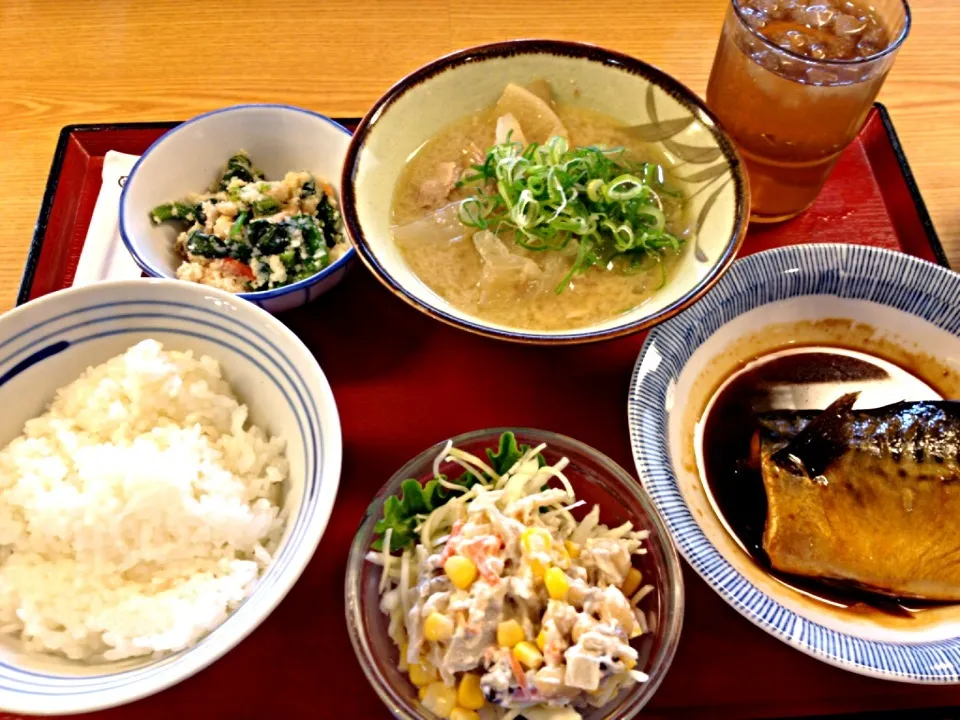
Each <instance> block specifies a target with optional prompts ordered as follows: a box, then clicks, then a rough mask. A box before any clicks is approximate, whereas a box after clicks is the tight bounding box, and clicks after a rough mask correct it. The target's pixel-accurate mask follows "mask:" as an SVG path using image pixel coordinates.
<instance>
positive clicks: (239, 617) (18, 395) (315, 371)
mask: <svg viewBox="0 0 960 720" xmlns="http://www.w3.org/2000/svg"><path fill="white" fill-rule="evenodd" d="M148 338H154V339H156V340H158V341H160V342H161V343H163V345H164V348H165V349H168V350H192V351H194V352H195V353H200V354H206V355H209V356H210V357H212V358H214V359H216V360H217V361H219V362H220V364H221V367H222V368H223V373H224V376H225V378H226V379H227V380H228V381H229V382H230V384H231V385H232V387H233V388H234V390H235V391H236V392H237V394H238V396H239V397H240V398H241V400H242V401H243V402H244V403H246V404H247V405H248V407H249V410H250V419H251V421H252V422H254V423H256V424H258V425H260V426H261V427H263V428H264V429H265V430H266V431H267V432H268V433H269V434H270V435H272V436H279V437H282V438H283V439H284V440H285V441H286V446H287V457H288V459H289V462H290V477H289V479H288V481H287V482H286V484H285V487H284V488H283V494H282V495H283V507H284V510H285V512H286V513H287V521H286V527H285V530H284V534H283V538H282V540H281V543H280V546H279V548H278V549H277V551H276V553H275V554H274V558H273V562H272V564H271V565H270V566H269V567H268V568H267V570H266V572H265V573H264V574H263V576H262V577H261V578H260V580H259V581H258V584H257V586H256V588H255V590H254V592H253V594H252V595H251V596H250V597H249V598H247V600H245V601H244V602H243V603H242V604H241V605H240V607H238V608H237V609H236V611H235V612H233V614H231V615H230V616H229V617H228V618H227V619H226V620H225V621H224V622H223V623H222V624H221V625H220V626H219V627H217V628H216V629H215V630H213V632H211V633H210V634H209V635H207V636H206V637H205V638H203V639H202V640H201V641H200V642H199V643H197V644H196V645H195V646H193V647H192V648H189V649H187V650H184V651H181V652H179V653H176V654H173V655H170V656H168V657H165V658H162V659H160V660H152V659H150V658H146V659H136V660H126V661H122V662H116V663H101V664H83V663H79V662H73V661H69V660H66V659H61V658H59V657H55V656H52V655H42V654H36V653H28V652H25V650H24V648H23V646H22V644H21V643H20V642H19V640H15V639H14V638H12V637H10V636H2V637H0V710H3V711H8V712H16V713H29V714H42V715H53V714H73V713H81V712H88V711H91V710H95V709H99V708H105V707H110V706H114V705H120V704H123V703H127V702H130V701H132V700H135V699H138V698H142V697H145V696H147V695H151V694H153V693H155V692H157V691H159V690H162V689H164V688H166V687H169V686H171V685H173V684H175V683H177V682H179V681H181V680H183V679H185V678H187V677H189V676H191V675H193V674H194V673H196V672H198V671H199V670H201V669H203V668H204V667H206V666H207V665H209V664H210V663H212V662H214V661H215V660H216V659H217V658H219V657H220V656H221V655H223V654H224V653H226V652H227V651H229V650H230V649H231V648H233V647H234V646H235V645H236V644H238V643H239V642H240V641H241V640H243V639H244V638H245V637H246V636H247V635H248V634H250V633H251V632H252V631H253V630H254V629H255V628H256V627H257V626H258V625H259V624H260V623H261V622H262V621H263V620H264V619H265V618H266V617H267V616H268V615H269V614H270V613H271V612H272V611H273V609H274V608H275V607H276V606H277V604H278V603H279V602H280V601H281V600H282V599H283V597H284V596H285V595H286V594H287V592H288V591H289V590H290V588H291V587H292V586H293V584H294V583H295V582H296V581H297V578H298V577H299V576H300V573H301V572H302V571H303V569H304V568H305V567H306V565H307V563H308V562H309V561H310V558H311V557H312V556H313V553H314V550H315V549H316V547H317V544H318V543H319V542H320V538H321V536H322V535H323V532H324V530H325V528H326V525H327V521H328V519H329V517H330V512H331V510H332V508H333V503H334V499H335V497H336V494H337V486H338V484H339V479H340V465H341V453H342V443H341V434H340V421H339V417H338V414H337V408H336V405H335V403H334V399H333V393H332V392H331V390H330V385H329V384H328V382H327V380H326V378H325V377H324V374H323V371H322V370H321V369H320V367H319V366H318V365H317V362H316V360H315V359H314V358H313V356H312V355H311V354H310V351H309V350H308V349H307V348H306V347H305V346H304V345H303V343H302V342H300V340H299V339H298V338H297V337H296V336H295V335H294V334H293V333H292V332H291V331H290V330H288V329H287V328H286V327H285V326H284V325H283V324H282V323H281V322H280V321H278V320H277V319H276V318H274V317H273V316H271V315H269V314H268V313H266V312H264V311H263V310H261V309H259V308H257V307H255V306H254V305H252V304H250V303H247V302H244V301H243V300H240V299H239V298H237V297H236V296H233V295H231V294H229V293H226V292H223V291H221V290H216V289H213V288H208V287H205V286H203V285H195V284H191V283H184V282H179V281H175V280H154V279H143V280H126V281H110V282H103V283H98V284H94V285H89V286H86V287H80V288H73V289H69V290H63V291H60V292H56V293H53V294H51V295H48V296H45V297H43V298H40V299H37V300H33V301H32V302H29V303H27V304H26V305H23V306H21V307H19V308H17V309H16V310H13V311H11V312H9V313H7V314H5V315H3V316H2V317H0V407H3V413H0V447H3V446H6V445H7V443H9V442H10V441H11V440H12V439H13V438H14V437H16V436H18V435H20V433H21V432H22V431H23V425H24V422H25V421H26V420H28V419H30V418H33V417H36V416H38V415H40V414H41V413H43V412H44V411H45V410H46V408H47V406H48V405H49V404H50V402H51V401H52V400H53V397H54V393H55V391H56V390H57V389H58V388H60V387H62V386H63V385H66V384H68V383H69V382H72V381H73V380H75V379H76V378H77V377H79V376H80V374H81V373H82V372H83V371H84V370H85V369H86V368H87V367H89V366H91V365H97V364H100V363H102V362H104V361H106V360H108V359H110V358H111V357H114V356H116V355H119V354H120V353H122V352H124V351H125V350H126V349H127V348H129V347H130V346H132V345H134V344H136V343H137V342H139V341H141V340H145V339H148Z"/></svg>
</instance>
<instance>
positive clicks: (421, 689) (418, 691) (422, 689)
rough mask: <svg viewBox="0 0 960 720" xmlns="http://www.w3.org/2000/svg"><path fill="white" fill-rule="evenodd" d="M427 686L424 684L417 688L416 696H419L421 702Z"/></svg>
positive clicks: (425, 694)
mask: <svg viewBox="0 0 960 720" xmlns="http://www.w3.org/2000/svg"><path fill="white" fill-rule="evenodd" d="M428 687H429V685H424V686H423V687H422V688H420V689H419V690H417V696H418V697H419V698H420V701H421V702H422V701H423V699H424V698H425V697H426V696H427V688H428Z"/></svg>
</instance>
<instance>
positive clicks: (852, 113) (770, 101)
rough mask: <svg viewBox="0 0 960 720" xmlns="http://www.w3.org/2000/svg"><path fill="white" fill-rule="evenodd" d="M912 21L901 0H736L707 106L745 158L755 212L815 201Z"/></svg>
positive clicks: (789, 211) (785, 211)
mask: <svg viewBox="0 0 960 720" xmlns="http://www.w3.org/2000/svg"><path fill="white" fill-rule="evenodd" d="M909 29H910V8H909V7H908V6H907V3H906V2H905V0H871V4H867V0H731V3H730V7H729V8H728V9H727V15H726V19H725V20H724V23H723V34H722V35H721V37H720V44H719V46H718V47H717V56H716V58H715V59H714V62H713V71H712V72H711V74H710V83H709V85H708V86H707V104H708V105H709V106H710V108H711V109H712V110H713V111H714V112H715V113H716V114H717V116H718V117H719V118H720V121H721V123H723V126H724V128H725V129H726V130H727V132H729V133H730V135H731V136H732V137H733V140H734V142H736V144H737V147H738V149H739V150H740V153H741V155H742V157H743V159H744V162H745V163H746V166H747V171H748V173H749V175H750V195H751V200H752V214H751V219H752V220H754V221H756V222H778V221H780V220H786V219H788V218H791V217H793V216H795V215H798V214H799V213H801V212H803V211H804V210H806V209H807V208H808V207H809V206H810V205H811V204H812V203H813V201H814V199H815V198H816V197H817V193H819V192H820V189H821V188H822V187H823V184H824V182H826V179H827V176H828V175H829V174H830V171H831V170H832V169H833V166H834V165H835V164H836V162H837V158H838V157H839V156H840V153H841V152H842V151H843V149H844V148H845V147H846V146H847V145H848V144H850V142H851V141H852V140H853V139H854V137H856V134H857V133H858V132H859V131H860V128H861V127H862V125H863V122H864V119H865V118H866V116H867V112H868V111H869V110H870V107H871V105H872V104H873V100H874V98H875V97H876V96H877V92H878V91H879V90H880V86H881V85H882V84H883V81H884V78H886V76H887V72H888V71H889V70H890V67H891V65H893V59H894V56H895V55H896V53H897V50H898V48H899V47H900V45H901V44H903V41H904V39H905V38H906V37H907V32H908V31H909Z"/></svg>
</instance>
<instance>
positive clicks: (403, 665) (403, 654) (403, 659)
mask: <svg viewBox="0 0 960 720" xmlns="http://www.w3.org/2000/svg"><path fill="white" fill-rule="evenodd" d="M409 647H410V646H409V645H407V643H400V660H399V662H398V663H397V667H398V668H400V669H401V670H406V669H407V667H408V666H407V648H409Z"/></svg>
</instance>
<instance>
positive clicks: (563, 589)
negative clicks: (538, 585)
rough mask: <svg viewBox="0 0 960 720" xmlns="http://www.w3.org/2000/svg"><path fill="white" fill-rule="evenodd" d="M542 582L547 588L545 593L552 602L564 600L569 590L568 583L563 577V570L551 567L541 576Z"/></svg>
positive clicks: (565, 577)
mask: <svg viewBox="0 0 960 720" xmlns="http://www.w3.org/2000/svg"><path fill="white" fill-rule="evenodd" d="M543 582H544V584H545V585H546V586H547V593H548V594H549V595H550V597H551V598H552V599H554V600H565V599H566V597H567V590H569V589H570V581H569V580H567V576H566V575H564V573H563V570H561V569H560V568H557V567H552V568H550V569H549V570H547V572H546V573H545V574H544V576H543Z"/></svg>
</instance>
